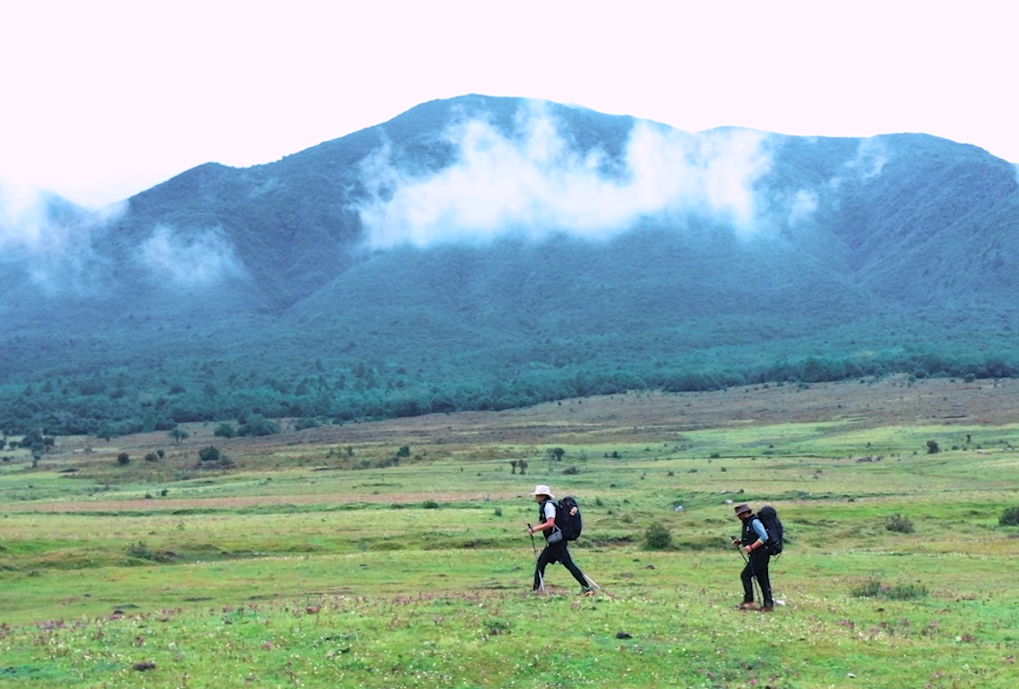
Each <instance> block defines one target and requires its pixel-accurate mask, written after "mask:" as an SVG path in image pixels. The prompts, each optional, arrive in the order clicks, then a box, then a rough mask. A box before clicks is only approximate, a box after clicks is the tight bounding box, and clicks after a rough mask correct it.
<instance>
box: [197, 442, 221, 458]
mask: <svg viewBox="0 0 1019 689" xmlns="http://www.w3.org/2000/svg"><path fill="white" fill-rule="evenodd" d="M198 459H199V460H200V461H202V462H218V461H219V450H218V449H216V447H215V446H213V445H209V446H208V447H203V448H202V449H201V450H199V451H198Z"/></svg>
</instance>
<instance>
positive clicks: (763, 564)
mask: <svg viewBox="0 0 1019 689" xmlns="http://www.w3.org/2000/svg"><path fill="white" fill-rule="evenodd" d="M752 559H753V563H754V574H755V575H756V576H757V585H758V586H760V587H761V596H762V597H763V598H764V600H762V601H761V605H763V606H764V607H766V608H770V607H773V606H774V604H775V601H774V599H773V598H772V596H771V577H770V576H769V575H768V562H769V561H770V560H771V555H769V554H768V553H761V554H760V555H758V556H757V557H756V558H752Z"/></svg>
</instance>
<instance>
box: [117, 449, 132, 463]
mask: <svg viewBox="0 0 1019 689" xmlns="http://www.w3.org/2000/svg"><path fill="white" fill-rule="evenodd" d="M130 463H131V455H129V454H127V453H126V452H121V453H120V454H119V455H117V464H119V465H121V466H126V465H128V464H130Z"/></svg>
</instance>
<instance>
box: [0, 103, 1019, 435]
mask: <svg viewBox="0 0 1019 689" xmlns="http://www.w3.org/2000/svg"><path fill="white" fill-rule="evenodd" d="M48 214H49V215H48V219H47V222H46V224H45V226H44V229H45V231H46V233H48V234H47V235H46V236H48V237H50V238H51V239H52V240H53V246H54V247H56V249H52V250H49V251H47V250H45V248H44V247H39V246H33V245H30V244H29V243H27V242H23V243H21V244H18V243H17V242H15V243H11V242H10V241H8V247H9V250H8V251H7V252H6V254H5V256H4V257H3V260H0V278H2V279H3V280H4V282H5V283H6V284H8V285H9V286H10V288H9V289H8V290H6V292H5V293H4V294H3V295H0V314H2V315H3V316H5V317H6V321H7V322H8V323H12V324H16V327H12V328H10V329H8V330H7V331H6V332H5V333H4V334H3V335H2V336H0V342H2V344H3V347H2V348H0V349H2V351H3V354H0V425H2V426H3V427H4V428H5V429H17V428H24V427H26V425H27V426H32V425H44V426H46V427H51V428H61V429H64V430H80V431H88V432H98V431H99V430H100V429H103V428H105V429H106V430H107V431H108V430H110V429H111V428H114V429H118V428H125V429H126V428H146V427H148V428H151V427H154V425H158V426H165V425H168V424H172V423H175V422H179V421H183V420H217V419H229V418H236V417H238V416H239V415H244V414H247V413H249V412H250V413H258V414H262V415H265V416H271V417H276V416H303V417H320V418H322V419H338V420H343V419H350V418H360V417H373V416H386V415H399V414H407V413H425V412H427V411H441V410H450V409H467V408H494V407H506V406H514V405H519V404H528V403H534V402H537V401H544V400H547V399H555V398H558V397H561V396H567V395H569V394H584V393H585V392H590V391H592V390H594V391H605V390H610V391H611V390H618V389H627V387H628V386H633V387H636V388H662V389H683V388H684V386H686V387H695V388H696V387H702V388H703V387H718V386H727V385H735V384H747V383H749V382H755V381H764V380H769V379H770V380H781V381H799V382H806V383H809V382H810V380H811V379H814V380H822V379H831V380H839V379H845V378H850V377H854V376H856V377H858V376H861V375H882V374H883V373H885V372H890V371H905V372H907V373H922V375H973V376H980V377H984V376H988V375H992V374H993V375H1002V374H1004V375H1011V374H1012V373H1013V372H1014V371H1019V352H1017V348H1016V345H1015V337H1014V336H1015V333H1016V331H1017V330H1019V317H1017V315H1016V311H1015V309H1014V307H1013V306H1012V304H1013V302H1014V295H1015V294H1016V288H1017V287H1019V283H1017V281H1019V277H1016V276H1017V274H1019V271H1017V268H1019V265H1017V261H1019V258H1016V257H1017V256H1019V183H1017V179H1016V169H1015V167H1014V166H1012V165H1011V164H1010V163H1007V162H1005V161H1002V160H1000V159H997V158H994V157H993V156H991V155H990V154H988V153H987V152H985V151H983V150H981V149H979V148H976V147H974V146H968V145H960V144H956V143H954V142H950V141H947V140H944V139H939V138H937V137H932V136H930V135H925V134H893V135H882V136H879V137H872V138H869V139H853V138H844V137H841V138H825V137H794V136H788V135H777V134H769V133H766V132H754V131H751V130H745V129H741V128H719V129H717V130H709V131H708V132H699V133H694V134H691V133H686V132H680V131H678V130H673V129H671V128H669V127H667V126H666V125H662V124H660V123H653V122H647V121H643V120H639V119H636V118H632V117H628V116H616V115H612V116H610V115H602V114H600V113H597V112H595V111H593V110H588V109H583V108H574V107H570V106H564V105H560V104H555V103H548V102H537V101H530V100H527V99H516V98H492V97H487V96H479V95H469V96H463V97H460V98H455V99H449V100H436V101H430V102H428V103H423V104H421V105H419V106H416V107H415V108H412V109H410V110H408V111H407V112H405V113H402V114H401V115H398V116H397V117H395V118H393V119H391V120H389V121H388V122H385V123H382V124H380V125H376V126H374V127H369V128H366V129H363V130H361V131H358V132H354V133H352V134H350V135H347V136H345V137H341V138H339V139H334V140H331V141H327V142H323V143H321V144H319V145H317V146H314V147H311V148H309V149H306V150H304V151H300V152H296V153H294V154H291V155H288V156H285V157H284V158H282V159H280V160H278V161H275V162H272V163H266V164H262V165H256V166H252V167H248V168H230V167H226V166H222V165H219V164H216V163H207V164H204V165H201V166H198V167H196V168H192V169H191V170H187V171H185V172H183V173H181V174H180V175H177V176H175V177H173V178H172V179H170V180H167V181H166V182H163V183H162V184H159V185H157V186H155V187H153V188H151V189H148V190H146V191H144V192H141V193H140V194H137V195H135V196H133V197H131V198H130V199H128V200H127V201H126V202H125V204H123V206H122V208H121V212H120V214H119V215H117V216H115V217H113V218H112V219H103V220H99V219H97V218H95V217H92V216H90V215H89V214H88V213H87V212H85V211H83V210H82V209H79V208H75V207H73V204H66V203H61V202H60V201H59V200H52V201H51V203H50V204H49V206H48ZM86 380H88V381H93V382H89V383H87V384H86V382H84V381H86ZM95 380H100V381H105V382H104V383H103V384H102V385H98V384H94V381H95ZM309 381H315V382H314V384H312V383H310V382H309ZM592 381H596V382H592ZM41 388H48V389H49V390H50V391H49V392H46V393H42V391H41ZM177 388H181V390H182V391H181V392H175V393H173V394H170V393H169V392H168V391H169V390H170V389H175V390H176V389H177ZM28 389H31V390H32V395H31V396H32V398H33V399H32V400H31V404H30V405H27V406H26V405H25V396H24V395H25V392H26V390H28ZM95 389H101V392H97V393H95V394H84V395H82V394H78V393H80V391H81V390H95ZM311 390H314V392H310V391H311ZM299 391H300V392H299ZM111 393H115V394H116V397H112V398H111V397H109V395H110V394H111ZM309 396H310V397H311V398H312V399H310V400H309ZM255 410H257V411H255Z"/></svg>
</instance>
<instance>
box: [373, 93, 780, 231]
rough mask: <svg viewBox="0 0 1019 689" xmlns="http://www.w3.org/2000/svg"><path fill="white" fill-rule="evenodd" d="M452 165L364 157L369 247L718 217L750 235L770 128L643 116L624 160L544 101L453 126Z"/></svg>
mask: <svg viewBox="0 0 1019 689" xmlns="http://www.w3.org/2000/svg"><path fill="white" fill-rule="evenodd" d="M445 137H446V139H447V140H448V142H449V143H451V144H452V145H453V146H454V150H455V151H456V155H455V160H454V163H453V164H451V165H449V166H448V167H446V168H444V169H442V170H440V171H438V172H435V173H432V174H427V175H416V174H413V173H410V172H407V171H406V170H405V169H403V168H401V166H400V165H398V164H397V163H396V162H395V161H396V159H397V158H398V156H397V155H396V154H397V153H398V152H397V151H394V150H393V148H392V146H390V145H387V146H383V147H382V148H380V149H379V150H378V151H376V152H375V154H373V155H372V156H370V157H369V158H367V159H366V160H364V161H363V163H362V173H363V176H364V179H365V180H366V184H367V186H368V188H369V191H370V199H369V200H368V201H367V202H365V203H363V204H362V205H361V206H360V207H359V208H358V211H359V212H360V215H361V220H362V223H363V225H364V228H365V230H366V241H367V243H368V245H369V246H370V247H372V248H388V247H392V246H396V245H401V244H412V245H416V246H421V247H424V246H430V245H434V244H438V243H443V242H456V241H472V242H478V241H486V240H491V239H494V238H496V237H499V236H503V235H507V234H513V235H517V236H523V237H527V238H532V239H541V238H543V237H545V236H548V235H549V234H552V233H568V234H572V235H576V236H580V237H585V238H591V239H605V238H608V237H611V236H613V235H615V234H618V233H620V232H623V231H626V230H628V229H630V228H632V227H633V226H635V225H636V224H637V223H639V222H640V221H641V220H642V219H646V218H654V217H670V218H672V219H674V220H677V221H682V220H685V219H687V218H690V217H695V216H696V217H703V218H709V219H711V220H713V221H717V222H721V223H725V224H728V225H731V226H733V227H734V228H736V229H737V231H738V232H740V233H741V234H743V235H750V234H752V233H754V232H755V231H757V229H759V226H760V223H759V218H758V207H757V203H756V199H755V194H754V184H755V183H756V182H757V180H758V179H759V178H760V177H761V176H762V175H763V174H765V173H766V172H767V171H768V170H769V169H770V165H771V158H770V155H769V154H768V153H767V150H766V148H767V147H766V146H765V145H764V143H765V141H766V138H767V135H766V134H764V133H761V132H756V131H750V130H743V129H724V130H712V131H708V132H703V133H698V134H689V133H685V132H681V131H677V130H674V129H671V128H668V127H665V126H662V125H656V124H653V123H648V122H638V123H637V124H635V125H634V127H633V129H632V130H631V132H630V136H629V139H628V141H627V144H626V147H625V150H624V152H623V154H622V156H621V158H620V159H619V160H611V159H610V157H609V156H608V155H607V154H606V153H605V152H604V151H602V150H600V149H593V150H591V151H588V152H580V151H578V150H577V149H576V148H575V147H573V146H571V145H570V144H569V143H568V137H567V136H564V134H563V133H562V132H561V126H560V123H559V122H557V121H556V119H555V118H553V117H551V116H550V115H549V114H548V113H547V111H546V110H545V108H543V107H542V106H541V105H540V104H535V105H532V106H531V107H529V108H525V109H523V110H522V111H521V112H520V113H518V116H517V119H516V131H515V132H514V133H513V134H506V133H504V132H502V131H500V130H499V129H497V128H496V127H495V126H493V125H492V124H491V123H490V122H488V121H486V120H483V119H471V120H467V121H464V122H461V123H459V124H457V125H455V126H453V127H451V128H450V129H449V130H448V131H447V132H446V133H445Z"/></svg>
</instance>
